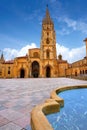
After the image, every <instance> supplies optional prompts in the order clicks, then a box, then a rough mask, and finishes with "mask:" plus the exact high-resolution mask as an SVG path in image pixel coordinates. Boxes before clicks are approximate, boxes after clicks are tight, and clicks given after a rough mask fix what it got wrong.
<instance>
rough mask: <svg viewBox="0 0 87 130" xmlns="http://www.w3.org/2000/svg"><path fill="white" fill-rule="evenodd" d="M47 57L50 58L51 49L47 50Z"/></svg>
mask: <svg viewBox="0 0 87 130" xmlns="http://www.w3.org/2000/svg"><path fill="white" fill-rule="evenodd" d="M46 57H47V59H48V58H50V51H49V50H47V51H46Z"/></svg>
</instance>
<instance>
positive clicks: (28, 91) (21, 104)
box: [0, 78, 87, 130]
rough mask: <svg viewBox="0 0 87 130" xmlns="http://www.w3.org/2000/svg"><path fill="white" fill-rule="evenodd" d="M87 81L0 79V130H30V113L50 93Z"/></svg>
mask: <svg viewBox="0 0 87 130" xmlns="http://www.w3.org/2000/svg"><path fill="white" fill-rule="evenodd" d="M82 84H87V81H81V80H75V79H68V78H38V79H37V78H36V79H0V130H31V128H30V112H31V110H32V108H33V107H35V106H36V105H37V104H40V103H43V102H44V101H45V99H47V98H49V97H50V92H51V91H52V90H53V89H55V88H57V87H59V86H66V85H82Z"/></svg>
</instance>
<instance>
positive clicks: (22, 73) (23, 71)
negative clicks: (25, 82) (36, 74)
mask: <svg viewBox="0 0 87 130" xmlns="http://www.w3.org/2000/svg"><path fill="white" fill-rule="evenodd" d="M24 77H25V70H24V69H21V70H20V78H24Z"/></svg>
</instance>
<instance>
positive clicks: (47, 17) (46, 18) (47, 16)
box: [43, 4, 53, 24]
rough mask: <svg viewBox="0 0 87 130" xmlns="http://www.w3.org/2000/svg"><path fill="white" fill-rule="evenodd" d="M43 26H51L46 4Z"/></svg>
mask: <svg viewBox="0 0 87 130" xmlns="http://www.w3.org/2000/svg"><path fill="white" fill-rule="evenodd" d="M43 24H53V21H52V19H51V17H50V13H49V9H48V4H47V6H46V14H45V18H44V19H43Z"/></svg>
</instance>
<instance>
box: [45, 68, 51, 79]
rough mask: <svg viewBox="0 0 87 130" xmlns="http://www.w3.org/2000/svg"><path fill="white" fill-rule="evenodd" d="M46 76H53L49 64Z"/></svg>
mask: <svg viewBox="0 0 87 130" xmlns="http://www.w3.org/2000/svg"><path fill="white" fill-rule="evenodd" d="M46 77H48V78H49V77H51V69H50V67H49V66H47V68H46Z"/></svg>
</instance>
